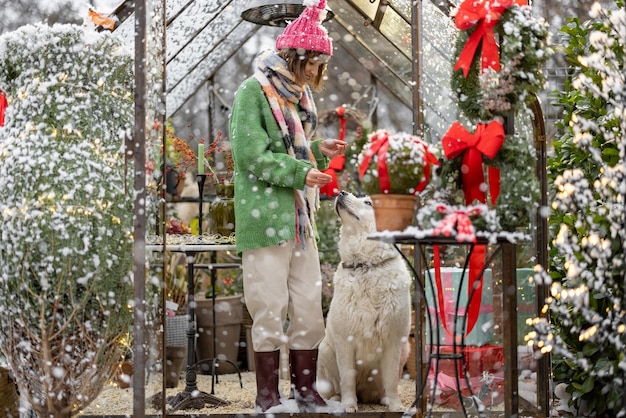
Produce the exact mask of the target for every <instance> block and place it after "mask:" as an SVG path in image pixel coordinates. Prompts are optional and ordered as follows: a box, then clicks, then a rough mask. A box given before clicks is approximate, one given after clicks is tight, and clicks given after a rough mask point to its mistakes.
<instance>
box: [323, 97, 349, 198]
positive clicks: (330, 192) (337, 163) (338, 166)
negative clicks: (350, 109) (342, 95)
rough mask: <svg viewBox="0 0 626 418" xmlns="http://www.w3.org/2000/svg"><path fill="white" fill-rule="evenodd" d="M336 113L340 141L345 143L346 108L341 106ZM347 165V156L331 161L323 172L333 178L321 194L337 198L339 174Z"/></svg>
mask: <svg viewBox="0 0 626 418" xmlns="http://www.w3.org/2000/svg"><path fill="white" fill-rule="evenodd" d="M335 112H336V113H337V116H338V117H339V138H338V139H339V140H340V141H343V140H344V138H345V137H346V120H347V119H346V108H345V107H343V105H342V106H339V107H338V108H337V109H336V110H335ZM345 164H346V156H345V155H340V156H338V157H335V158H333V159H332V160H330V163H329V164H328V168H327V169H326V170H323V171H324V173H326V174H330V176H331V177H332V178H333V179H332V180H331V181H330V182H329V183H327V184H325V185H324V186H322V187H321V188H320V194H322V195H326V196H328V197H332V196H336V195H337V194H339V182H338V181H337V173H338V172H340V171H342V170H343V168H344V166H345Z"/></svg>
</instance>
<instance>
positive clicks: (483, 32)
mask: <svg viewBox="0 0 626 418" xmlns="http://www.w3.org/2000/svg"><path fill="white" fill-rule="evenodd" d="M516 4H517V5H518V6H524V5H526V4H528V3H527V1H526V0H491V1H488V0H465V1H464V2H463V3H461V5H460V6H459V9H458V11H457V13H456V16H455V17H454V22H455V24H456V27H457V28H459V29H460V30H467V29H471V28H473V27H474V26H475V27H476V29H475V30H474V32H472V34H471V35H470V37H469V39H468V40H467V43H466V44H465V47H464V48H463V50H462V51H461V54H460V55H459V59H458V60H457V62H456V65H455V66H454V71H456V70H458V69H462V70H463V77H467V73H468V72H469V70H470V67H471V66H472V61H473V60H474V55H475V54H476V49H477V48H478V45H479V44H480V43H481V42H482V54H481V69H482V71H485V70H486V69H487V68H492V69H494V70H495V71H500V56H499V53H498V44H496V37H495V34H494V33H493V27H494V26H495V25H496V24H498V21H499V20H500V18H501V17H502V13H504V11H505V10H506V9H510V8H511V7H513V5H516Z"/></svg>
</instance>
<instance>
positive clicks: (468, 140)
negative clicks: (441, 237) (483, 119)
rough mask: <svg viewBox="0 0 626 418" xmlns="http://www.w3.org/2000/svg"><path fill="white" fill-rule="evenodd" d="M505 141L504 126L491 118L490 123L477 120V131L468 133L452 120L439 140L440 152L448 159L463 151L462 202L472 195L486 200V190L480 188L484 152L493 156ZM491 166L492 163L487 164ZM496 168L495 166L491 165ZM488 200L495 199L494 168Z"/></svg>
mask: <svg viewBox="0 0 626 418" xmlns="http://www.w3.org/2000/svg"><path fill="white" fill-rule="evenodd" d="M503 142H504V127H503V126H502V123H500V122H498V121H496V120H494V121H492V122H490V123H489V124H484V123H479V124H478V125H476V132H475V133H474V134H471V133H469V132H468V131H467V130H466V129H465V128H464V127H463V125H461V124H460V123H459V122H454V123H453V124H452V126H451V127H450V129H448V132H446V134H445V135H444V137H443V139H442V140H441V144H442V148H443V153H444V155H445V156H446V158H447V159H449V160H451V159H453V158H456V157H458V156H459V155H461V154H463V160H462V165H463V168H462V170H461V171H462V176H463V177H462V178H463V193H464V194H465V203H466V204H468V205H469V204H471V203H472V202H473V201H474V200H475V199H476V200H478V201H479V202H482V203H485V201H486V194H485V191H484V190H483V189H482V188H481V185H482V184H483V183H484V181H485V175H484V172H483V165H482V162H483V155H485V156H486V157H487V158H489V159H493V157H495V156H496V154H497V153H498V150H499V149H500V147H501V146H502V143H503ZM490 169H491V167H490ZM493 170H497V169H495V168H494V169H493ZM489 176H490V179H491V178H493V180H494V181H493V183H492V182H490V186H491V200H492V202H494V203H495V200H496V198H497V197H498V194H499V193H500V186H499V181H498V179H496V178H494V177H496V176H495V175H494V172H491V171H490V174H489Z"/></svg>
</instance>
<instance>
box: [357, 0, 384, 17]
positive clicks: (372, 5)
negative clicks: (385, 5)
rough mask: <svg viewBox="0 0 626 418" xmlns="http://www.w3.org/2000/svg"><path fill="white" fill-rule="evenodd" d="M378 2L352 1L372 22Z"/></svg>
mask: <svg viewBox="0 0 626 418" xmlns="http://www.w3.org/2000/svg"><path fill="white" fill-rule="evenodd" d="M379 3H380V0H375V1H373V2H372V1H370V0H354V4H355V5H356V6H357V7H358V8H359V9H361V11H363V12H364V13H365V14H366V15H367V17H369V18H370V19H372V20H374V19H375V18H376V11H377V10H378V4H379Z"/></svg>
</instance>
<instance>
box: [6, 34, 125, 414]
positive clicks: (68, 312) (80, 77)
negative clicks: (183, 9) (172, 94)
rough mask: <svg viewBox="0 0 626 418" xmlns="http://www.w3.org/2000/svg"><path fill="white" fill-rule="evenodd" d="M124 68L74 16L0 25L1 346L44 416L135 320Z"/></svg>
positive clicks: (91, 374)
mask: <svg viewBox="0 0 626 418" xmlns="http://www.w3.org/2000/svg"><path fill="white" fill-rule="evenodd" d="M132 68H133V67H132V57H131V56H129V55H128V54H126V53H124V52H123V50H122V49H121V47H120V46H119V45H118V44H117V42H116V41H115V40H114V38H112V37H111V36H110V35H106V34H98V33H95V32H92V31H90V30H87V29H84V28H82V27H80V26H74V25H57V26H54V27H48V26H46V25H35V26H25V27H22V28H20V29H19V30H17V31H15V32H12V33H8V34H5V35H3V36H2V37H0V88H1V89H2V90H4V91H5V92H6V93H7V96H8V99H9V105H8V108H7V111H6V121H5V122H6V125H5V126H4V127H0V178H2V187H0V234H1V236H2V238H1V244H0V350H2V351H3V353H4V355H5V356H6V358H7V359H8V362H9V365H10V367H11V368H12V370H13V372H14V374H15V375H16V380H17V382H18V387H19V391H20V394H21V395H22V396H25V397H26V398H27V399H28V400H29V401H30V402H31V404H32V407H33V409H34V410H35V411H36V412H37V413H38V415H39V416H42V417H43V416H45V417H52V416H54V417H60V416H64V417H65V416H70V414H72V413H74V412H75V411H77V410H79V409H81V408H83V407H84V406H85V405H87V404H88V403H89V402H91V401H92V400H93V399H94V398H95V397H96V396H97V394H98V393H99V391H100V390H101V388H102V386H103V384H104V383H105V382H106V381H107V379H108V378H109V377H110V376H111V374H112V372H113V366H114V363H115V362H116V361H117V360H119V358H120V355H121V354H122V353H120V347H119V339H120V337H121V336H123V335H125V334H126V333H127V332H128V331H129V326H130V324H131V321H132V314H131V312H130V309H129V302H130V300H131V298H132V281H131V272H132V265H133V260H132V218H133V214H132V193H131V191H132V181H129V179H130V177H128V176H127V175H126V174H125V173H129V174H131V173H132V172H133V170H132V167H128V169H127V170H125V167H124V150H123V145H124V138H125V137H126V136H129V135H130V133H131V131H132V126H133V74H132Z"/></svg>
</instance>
